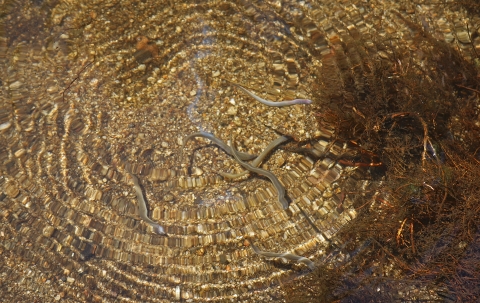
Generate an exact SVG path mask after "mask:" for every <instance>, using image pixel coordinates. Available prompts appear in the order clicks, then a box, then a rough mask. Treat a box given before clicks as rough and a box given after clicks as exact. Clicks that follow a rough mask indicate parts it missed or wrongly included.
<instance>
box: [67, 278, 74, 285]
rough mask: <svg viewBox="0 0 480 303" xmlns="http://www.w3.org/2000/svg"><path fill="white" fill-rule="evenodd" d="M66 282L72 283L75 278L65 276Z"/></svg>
mask: <svg viewBox="0 0 480 303" xmlns="http://www.w3.org/2000/svg"><path fill="white" fill-rule="evenodd" d="M67 282H68V283H70V284H72V283H73V282H75V279H74V278H72V277H68V278H67Z"/></svg>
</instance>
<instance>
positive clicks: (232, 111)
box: [227, 106, 237, 116]
mask: <svg viewBox="0 0 480 303" xmlns="http://www.w3.org/2000/svg"><path fill="white" fill-rule="evenodd" d="M236 114H237V107H235V106H230V107H229V108H228V109H227V115H230V116H235V115H236Z"/></svg>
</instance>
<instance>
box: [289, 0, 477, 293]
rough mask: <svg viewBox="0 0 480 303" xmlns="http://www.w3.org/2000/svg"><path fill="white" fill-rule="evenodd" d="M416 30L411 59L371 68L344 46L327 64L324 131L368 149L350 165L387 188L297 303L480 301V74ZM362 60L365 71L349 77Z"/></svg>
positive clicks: (381, 44) (389, 49)
mask: <svg viewBox="0 0 480 303" xmlns="http://www.w3.org/2000/svg"><path fill="white" fill-rule="evenodd" d="M471 3H473V2H471ZM470 8H471V11H472V12H478V9H479V7H478V4H477V5H474V4H470ZM405 22H407V23H408V21H407V20H405ZM409 26H410V27H411V30H412V31H413V32H416V36H415V38H414V41H413V45H415V46H416V47H417V48H416V50H414V51H412V50H411V49H409V48H406V47H405V48H401V47H399V46H398V44H397V45H396V46H395V47H393V46H392V44H391V43H390V41H388V40H384V41H377V48H379V49H382V48H383V49H384V50H385V52H386V53H387V54H388V58H385V56H384V58H381V59H379V58H378V57H377V58H376V59H374V58H375V57H374V56H371V54H368V53H365V52H363V51H364V50H363V49H362V47H361V46H360V45H363V44H362V43H361V42H358V41H350V42H348V37H342V39H343V40H344V41H347V42H344V43H343V44H341V46H339V49H340V50H341V51H342V52H343V51H344V53H341V55H344V56H345V57H342V56H341V55H339V54H338V53H339V52H337V53H336V54H335V55H332V56H330V57H329V58H326V59H324V62H323V66H324V68H323V70H322V74H324V75H325V79H323V80H324V81H323V82H322V81H319V84H318V87H316V91H318V92H323V94H325V95H324V96H323V97H324V98H325V99H329V98H330V99H333V100H335V102H332V103H330V104H329V109H328V110H327V111H323V113H319V114H318V122H319V124H320V125H322V124H325V123H326V124H330V125H331V124H334V125H335V128H336V130H337V131H338V133H339V136H338V140H343V141H345V142H348V143H349V144H351V145H355V146H361V149H362V150H361V152H360V153H359V155H358V156H357V158H355V159H350V160H349V161H350V163H351V165H355V166H358V167H360V166H363V167H364V168H365V169H369V170H371V171H372V172H373V174H372V176H373V178H374V179H376V181H377V182H379V184H380V186H379V188H377V189H376V190H375V192H370V193H364V194H365V199H363V203H359V204H358V205H356V210H358V211H359V212H360V215H359V218H358V219H357V220H356V221H354V222H353V223H351V226H349V227H347V228H345V229H343V231H342V232H341V234H340V238H341V239H342V240H340V243H342V242H343V243H347V244H346V245H345V246H344V247H340V248H339V247H335V248H332V251H331V254H330V258H327V259H326V262H325V263H324V264H323V268H322V267H320V268H319V269H318V270H317V272H316V273H315V274H313V275H312V276H310V277H306V278H305V279H303V280H301V281H300V282H298V284H296V286H291V287H290V288H288V289H289V291H291V296H290V300H289V302H393V301H402V302H405V301H416V302H417V301H419V302H426V301H428V302H432V301H439V302H473V301H475V300H476V299H478V298H479V297H480V278H479V277H480V265H479V264H480V230H479V222H480V186H479V185H478V180H480V104H479V98H480V73H479V71H478V69H477V68H476V67H475V63H473V64H472V62H467V61H465V60H464V59H463V58H462V57H460V56H459V55H458V54H457V52H456V51H455V50H453V49H452V47H451V45H446V43H444V42H439V41H438V40H436V39H435V38H433V37H432V36H431V35H429V33H428V32H426V31H425V29H424V28H423V27H422V26H421V25H417V24H413V23H410V24H409ZM471 35H478V33H477V30H474V32H472V33H471ZM349 43H350V44H349ZM472 47H473V45H472ZM355 56H360V57H361V58H360V59H361V60H359V61H360V67H359V68H357V69H355V68H351V69H342V68H341V66H342V64H344V62H347V61H348V62H349V63H350V62H352V61H353V59H352V58H355ZM478 60H479V57H478V55H477V56H476V58H474V60H473V62H478ZM358 70H360V72H358ZM328 75H330V77H329V76H328ZM331 75H336V76H335V77H336V78H337V79H340V80H339V81H338V82H335V83H332V81H331V79H332V78H333V77H331ZM327 78H329V79H327ZM325 83H328V86H327V85H325ZM339 90H341V93H338V91H339ZM345 109H348V110H345ZM359 148H360V147H359ZM378 164H382V165H378ZM295 287H298V289H297V288H295ZM305 294H307V296H306V295H305Z"/></svg>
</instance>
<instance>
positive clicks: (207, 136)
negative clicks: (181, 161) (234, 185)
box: [180, 132, 257, 161]
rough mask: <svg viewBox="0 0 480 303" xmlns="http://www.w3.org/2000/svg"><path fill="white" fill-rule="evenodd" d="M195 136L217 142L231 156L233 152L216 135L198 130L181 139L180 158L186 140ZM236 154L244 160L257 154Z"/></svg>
mask: <svg viewBox="0 0 480 303" xmlns="http://www.w3.org/2000/svg"><path fill="white" fill-rule="evenodd" d="M195 137H202V138H205V139H208V140H210V141H212V142H213V143H215V144H217V145H218V146H220V148H221V149H223V150H224V151H225V152H226V153H227V154H229V155H230V156H233V153H232V150H231V148H230V146H228V145H227V144H225V142H223V141H222V140H220V139H218V138H217V137H215V136H214V135H213V134H211V133H207V132H198V133H194V134H191V135H188V136H187V137H186V138H185V140H184V141H183V145H182V150H181V151H180V153H181V154H180V158H182V155H183V149H184V148H185V145H186V144H187V142H188V140H190V139H192V138H195ZM238 155H239V157H240V159H242V160H244V161H248V160H252V159H255V157H257V155H251V154H248V153H239V154H238Z"/></svg>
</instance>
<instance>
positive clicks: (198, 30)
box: [0, 1, 480, 302]
mask: <svg viewBox="0 0 480 303" xmlns="http://www.w3.org/2000/svg"><path fill="white" fill-rule="evenodd" d="M195 2H196V1H192V2H187V1H186V2H185V3H183V4H175V5H171V4H170V3H169V2H168V1H166V2H164V3H158V2H157V1H98V3H95V2H94V1H85V2H77V3H75V2H74V3H70V1H50V2H49V1H45V2H41V1H37V2H28V3H16V2H11V3H10V2H4V3H2V5H3V8H4V9H5V11H6V12H7V13H6V14H5V16H4V17H3V19H2V26H3V28H2V32H1V37H2V40H1V42H0V47H1V51H2V53H3V54H2V58H1V60H2V64H1V67H0V68H1V74H2V76H1V81H2V90H1V92H0V102H1V103H0V137H1V139H0V141H1V142H3V143H2V146H1V147H0V163H1V164H0V171H1V177H0V188H1V190H2V193H0V198H1V199H0V200H1V202H0V203H1V204H0V205H1V216H0V217H1V223H0V224H1V225H0V226H1V228H0V229H1V231H2V234H1V237H2V242H3V243H2V246H1V247H3V248H2V250H3V252H4V256H5V258H4V260H3V262H4V265H3V268H4V273H6V276H4V277H3V278H2V279H7V276H10V277H11V279H12V281H16V284H15V286H10V288H8V287H5V289H9V290H4V291H5V293H7V294H8V295H10V296H11V298H16V300H17V301H22V300H23V299H22V298H36V297H35V296H37V297H38V298H39V299H40V300H47V301H48V300H51V299H52V298H54V299H58V300H60V299H62V300H69V301H72V302H73V301H85V300H97V301H102V299H103V300H104V301H105V302H117V301H135V302H136V301H142V302H158V301H159V302H173V301H180V300H184V301H188V300H192V301H206V300H207V299H209V300H213V301H227V300H233V301H241V300H245V302H251V301H252V300H255V301H256V302H269V301H275V302H278V301H282V300H285V299H286V298H285V292H284V290H282V288H281V287H279V286H280V285H281V284H282V283H283V282H285V281H290V280H291V279H292V278H294V277H296V276H298V275H303V274H305V273H307V269H306V266H305V265H302V264H295V263H293V262H288V261H285V260H274V261H272V260H268V259H265V258H264V257H262V256H259V255H256V254H255V252H254V251H253V249H252V248H251V247H250V246H249V244H248V241H246V239H247V238H248V239H251V240H252V241H253V242H254V243H255V245H257V246H258V247H260V248H261V249H262V250H264V251H270V252H278V253H284V252H292V253H295V254H297V255H301V256H304V257H307V258H309V259H311V260H313V261H314V262H317V263H320V262H322V261H323V260H324V258H325V250H326V248H327V247H328V246H329V245H330V244H331V243H332V242H335V241H336V240H335V234H336V233H337V231H338V230H339V229H340V228H341V227H342V226H343V225H345V224H346V223H347V222H349V221H351V220H353V219H355V218H356V216H357V211H356V210H355V208H354V204H355V201H356V200H357V199H364V197H363V196H362V195H360V194H347V195H345V193H346V192H349V191H350V189H353V188H361V187H362V186H363V187H362V188H363V189H365V188H369V186H375V183H374V182H373V183H372V184H370V182H367V181H365V180H366V179H370V177H369V172H368V171H367V170H366V169H360V168H358V167H345V166H342V165H340V164H338V163H337V164H335V163H332V162H334V161H333V160H331V159H329V158H328V157H327V158H325V159H323V158H322V159H320V160H317V159H313V158H312V157H307V156H304V155H300V154H297V153H293V152H289V151H286V150H281V149H277V150H275V151H274V152H273V153H272V154H271V156H270V157H269V158H268V159H267V160H266V161H264V165H263V166H262V167H263V168H264V169H267V170H269V171H272V172H273V173H274V174H275V175H276V176H277V177H278V178H279V179H280V182H281V183H282V184H283V186H284V187H285V188H286V190H287V195H288V197H289V199H290V200H291V204H290V207H289V209H288V210H284V209H283V208H282V206H281V205H279V203H278V202H277V199H278V198H277V195H276V191H275V188H274V187H273V185H272V184H271V182H269V180H268V179H265V178H262V177H259V176H257V175H254V174H251V176H250V177H248V178H242V179H240V180H234V181H231V180H224V179H223V178H221V177H220V176H219V175H218V172H226V171H240V169H241V167H240V166H239V165H238V163H236V161H235V159H234V158H233V157H231V156H229V155H228V154H227V153H225V152H224V151H223V150H222V149H220V148H218V146H217V145H215V144H212V143H211V142H210V141H208V140H204V139H194V140H191V141H189V142H188V143H187V144H186V146H185V149H184V150H183V153H181V147H182V145H183V143H184V139H185V137H186V136H188V135H190V134H192V133H195V132H199V131H205V132H209V133H212V134H214V135H215V136H216V137H218V138H220V139H222V140H223V141H225V142H227V141H228V140H229V139H230V138H231V136H233V137H234V138H235V145H236V147H237V148H238V149H239V150H241V151H243V152H248V153H251V154H260V152H261V151H262V150H263V149H264V148H265V147H266V146H267V145H268V144H269V143H270V142H271V141H272V140H274V139H275V138H277V137H278V136H279V134H285V135H289V136H291V137H293V139H294V140H295V141H308V142H310V143H311V144H312V145H313V144H314V143H316V142H319V141H320V140H325V141H327V142H332V141H333V138H334V137H335V135H334V133H335V124H334V123H327V122H323V123H321V122H320V121H319V120H318V115H319V114H322V113H323V110H324V108H326V107H327V105H328V106H330V105H331V104H332V103H335V102H336V100H340V99H341V100H344V99H345V98H347V99H348V98H352V102H355V100H356V99H357V98H358V99H359V98H362V96H363V95H364V94H367V93H368V83H367V82H368V77H367V76H368V75H369V73H370V72H371V70H369V64H368V62H365V61H364V59H365V58H369V60H372V61H377V62H378V61H382V60H385V61H386V62H392V61H393V62H394V61H395V52H394V51H392V49H395V47H392V48H386V47H384V46H385V45H383V44H382V45H380V44H378V43H377V42H378V40H380V38H381V39H391V41H392V43H393V44H394V45H395V46H397V45H398V48H402V47H406V48H409V49H411V50H412V52H415V51H417V48H416V47H417V46H418V45H417V46H416V44H415V43H416V41H417V40H415V37H417V35H419V34H421V32H422V31H424V32H426V33H428V34H429V35H431V36H432V37H434V38H436V39H438V40H439V41H446V42H447V43H450V44H451V45H452V47H454V48H456V51H458V52H460V53H461V54H462V56H463V57H464V58H466V60H470V62H473V59H472V58H473V57H474V56H473V55H472V48H471V46H472V45H473V46H474V47H477V48H478V45H480V40H479V38H478V37H477V38H475V39H476V40H475V41H473V42H472V43H473V44H472V43H470V40H469V39H470V37H468V36H467V37H466V36H465V32H466V25H465V24H464V23H462V24H464V25H463V27H462V26H460V25H459V24H460V22H458V24H454V22H449V21H448V20H457V19H460V20H463V19H462V18H464V15H463V13H460V12H451V11H449V10H446V9H444V8H439V7H437V6H435V5H419V6H413V5H409V4H408V3H397V2H396V1H392V2H389V1H385V2H380V1H373V2H372V1H370V2H368V3H366V2H363V1H340V2H334V1H283V2H280V1H258V2H248V1H230V2H224V1H204V2H202V4H196V3H195ZM435 13H438V14H435ZM433 16H435V17H433ZM409 22H410V23H409ZM469 22H471V23H472V22H473V23H474V21H472V20H470V21H469ZM412 24H414V25H416V26H413V25H412ZM462 39H463V40H465V39H467V40H468V41H466V42H468V43H462ZM472 39H473V38H472ZM463 42H465V41H463ZM417 58H418V60H420V61H421V60H422V58H421V54H418V56H417ZM231 82H234V83H238V84H240V85H242V86H244V87H246V88H248V89H249V90H251V91H253V92H255V94H257V95H259V96H260V97H262V98H265V99H268V100H272V101H282V100H291V99H298V98H305V99H311V100H312V101H313V103H312V104H309V105H294V106H291V107H281V108H274V107H267V106H265V105H262V104H260V103H258V102H257V101H255V100H254V99H253V98H251V97H249V96H247V95H246V94H245V93H243V92H242V91H240V90H239V89H237V88H235V86H234V85H233V84H232V83H231ZM354 109H355V108H354ZM341 110H342V111H353V110H352V109H351V108H342V109H341ZM360 114H361V113H360ZM335 146H336V147H335V148H337V149H336V150H337V151H336V152H333V155H335V154H337V155H338V154H341V153H343V152H345V151H342V150H341V149H342V144H340V143H338V144H337V145H335ZM319 150H321V148H320V147H319ZM128 173H133V174H134V175H136V176H137V177H138V178H139V182H140V184H141V186H142V187H143V193H144V196H145V198H146V200H147V203H148V208H149V217H150V218H151V219H152V220H154V221H155V222H158V224H160V225H162V226H163V227H164V228H165V230H166V232H167V234H168V237H164V236H162V235H157V234H155V233H153V231H152V229H151V227H150V226H149V224H147V223H146V222H144V221H143V220H141V218H140V217H139V214H138V201H137V199H136V195H135V190H134V187H133V184H132V181H131V180H130V178H129V177H128ZM367 183H368V184H367ZM352 192H353V190H352ZM342 203H343V205H342V207H338V206H339V204H342ZM300 208H301V209H303V210H304V211H305V213H306V214H307V216H308V220H307V219H306V218H305V216H303V215H302V212H301V211H300ZM17 258H19V259H21V260H20V261H19V262H17V261H15V260H16V259H17ZM33 264H35V265H33ZM25 276H26V277H25ZM47 281H49V282H48V284H47ZM9 285H10V284H9ZM45 285H48V286H45ZM28 291H30V292H34V293H36V294H35V295H33V294H32V295H28V294H27V292H28ZM18 293H23V294H22V295H19V294H18ZM64 297H65V298H64ZM47 298H50V299H47ZM63 298H64V299H63ZM25 300H27V299H25Z"/></svg>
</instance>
